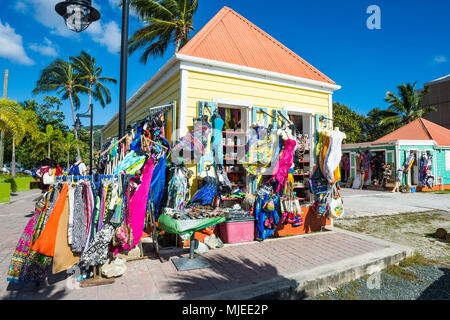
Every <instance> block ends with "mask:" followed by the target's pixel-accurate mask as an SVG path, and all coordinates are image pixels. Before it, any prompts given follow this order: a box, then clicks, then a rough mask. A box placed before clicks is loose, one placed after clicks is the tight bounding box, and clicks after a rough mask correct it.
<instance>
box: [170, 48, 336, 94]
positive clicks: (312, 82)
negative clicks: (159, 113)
mask: <svg viewBox="0 0 450 320" xmlns="http://www.w3.org/2000/svg"><path fill="white" fill-rule="evenodd" d="M176 57H177V59H178V60H180V61H184V62H190V63H196V64H201V65H207V66H211V67H218V68H223V69H230V70H235V71H240V72H247V73H252V74H257V75H260V76H265V77H268V78H274V79H282V80H289V81H293V82H297V83H300V84H306V85H309V86H312V87H317V88H322V89H326V90H329V91H336V90H339V89H340V88H341V86H340V85H337V84H332V83H328V82H322V81H317V80H312V79H306V78H301V77H296V76H291V75H288V74H283V73H278V72H273V71H267V70H263V69H257V68H252V67H246V66H242V65H237V64H232V63H227V62H222V61H217V60H210V59H205V58H199V57H194V56H188V55H183V54H179V53H178V54H176Z"/></svg>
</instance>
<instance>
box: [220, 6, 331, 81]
mask: <svg viewBox="0 0 450 320" xmlns="http://www.w3.org/2000/svg"><path fill="white" fill-rule="evenodd" d="M227 8H228V7H227ZM228 9H229V12H230V13H233V14H234V15H236V17H238V18H239V19H241V20H242V21H243V22H244V23H246V24H248V25H249V26H250V27H251V28H253V29H255V31H257V32H259V33H260V34H261V35H262V36H264V37H266V38H267V39H269V40H270V41H272V42H273V43H274V44H275V45H277V46H278V47H280V48H281V49H282V50H284V51H286V53H288V54H289V55H291V56H292V57H293V58H295V59H297V60H298V61H299V62H301V63H302V64H303V65H304V66H305V67H307V68H308V69H310V70H311V71H312V72H314V73H316V74H317V75H318V76H320V77H322V78H324V79H325V80H328V81H330V82H334V81H333V80H331V79H330V78H328V77H327V76H326V75H325V74H323V73H322V72H320V71H319V70H318V69H316V68H315V67H313V66H312V65H311V64H310V63H308V62H307V61H306V60H305V59H303V58H302V57H300V56H299V55H298V54H296V53H295V52H293V51H292V50H291V49H289V48H288V47H286V46H285V45H284V44H282V43H281V42H279V41H278V40H277V39H275V38H274V37H272V36H271V35H270V34H268V33H267V32H265V31H264V30H262V29H261V28H260V27H258V26H257V25H255V24H254V23H253V22H251V21H250V20H248V19H247V18H245V17H244V16H242V15H240V14H239V13H237V12H236V11H234V10H233V9H230V8H228Z"/></svg>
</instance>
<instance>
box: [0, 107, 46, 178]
mask: <svg viewBox="0 0 450 320" xmlns="http://www.w3.org/2000/svg"><path fill="white" fill-rule="evenodd" d="M0 130H1V131H4V132H5V133H6V135H7V136H10V137H11V139H12V154H11V175H12V177H13V178H15V177H16V145H18V144H19V143H20V142H21V141H22V140H23V138H24V137H25V135H26V134H30V135H31V139H33V140H34V139H36V138H37V136H38V134H39V126H38V124H37V117H36V114H35V113H34V112H33V111H31V110H26V109H24V108H22V107H21V106H20V105H19V104H18V103H17V102H15V101H13V100H7V99H2V101H1V103H0Z"/></svg>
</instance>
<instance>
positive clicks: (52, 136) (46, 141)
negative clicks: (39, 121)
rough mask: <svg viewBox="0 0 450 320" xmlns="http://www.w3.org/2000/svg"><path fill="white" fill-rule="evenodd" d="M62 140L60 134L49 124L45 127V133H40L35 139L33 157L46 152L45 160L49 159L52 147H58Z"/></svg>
mask: <svg viewBox="0 0 450 320" xmlns="http://www.w3.org/2000/svg"><path fill="white" fill-rule="evenodd" d="M62 139H63V135H62V132H61V131H60V130H58V129H54V128H53V126H52V125H51V124H48V125H47V126H46V127H45V132H40V133H39V136H38V138H37V144H36V147H35V149H34V155H36V154H38V153H41V152H47V158H48V159H51V158H52V157H51V155H52V146H53V145H55V146H57V145H59V144H60V143H61V141H62ZM53 158H55V157H53Z"/></svg>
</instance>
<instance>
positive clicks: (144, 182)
mask: <svg viewBox="0 0 450 320" xmlns="http://www.w3.org/2000/svg"><path fill="white" fill-rule="evenodd" d="M154 167H155V163H154V161H153V159H151V158H150V159H149V160H148V161H147V163H146V164H145V167H144V170H143V172H142V178H141V184H140V185H139V187H138V188H137V190H136V192H135V193H134V194H133V195H132V197H131V199H130V206H129V208H128V210H129V219H130V221H129V222H128V223H129V225H130V227H131V230H132V232H133V244H132V245H131V246H129V245H128V244H125V245H124V246H123V247H122V248H116V249H115V250H114V254H117V253H118V252H121V251H123V250H124V249H133V248H134V247H135V246H136V245H137V244H138V243H139V241H141V237H142V232H143V231H144V223H145V213H146V210H147V200H148V194H149V190H150V184H151V182H152V175H153V169H154Z"/></svg>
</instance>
